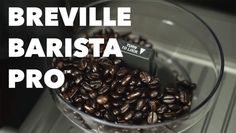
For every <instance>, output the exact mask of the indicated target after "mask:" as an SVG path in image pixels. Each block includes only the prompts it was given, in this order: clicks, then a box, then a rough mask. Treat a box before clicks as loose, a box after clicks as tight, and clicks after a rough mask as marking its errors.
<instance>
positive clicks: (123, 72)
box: [116, 67, 129, 77]
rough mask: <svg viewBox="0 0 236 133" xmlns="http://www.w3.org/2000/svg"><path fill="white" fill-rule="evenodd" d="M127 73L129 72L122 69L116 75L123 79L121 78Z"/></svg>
mask: <svg viewBox="0 0 236 133" xmlns="http://www.w3.org/2000/svg"><path fill="white" fill-rule="evenodd" d="M128 72H129V71H128V69H127V68H124V67H122V68H120V70H119V71H118V72H117V73H116V74H117V75H118V76H120V77H123V76H125V75H126V74H127V73H128Z"/></svg>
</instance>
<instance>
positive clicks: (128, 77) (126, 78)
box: [121, 74, 132, 86]
mask: <svg viewBox="0 0 236 133" xmlns="http://www.w3.org/2000/svg"><path fill="white" fill-rule="evenodd" d="M131 78H132V76H131V75H130V74H128V75H126V76H125V77H124V78H123V79H122V81H121V85H123V86H125V85H127V84H128V83H129V81H130V79H131Z"/></svg>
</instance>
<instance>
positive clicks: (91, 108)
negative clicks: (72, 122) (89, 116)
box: [84, 104, 94, 113]
mask: <svg viewBox="0 0 236 133" xmlns="http://www.w3.org/2000/svg"><path fill="white" fill-rule="evenodd" d="M84 109H85V110H86V111H88V112H89V113H93V112H94V108H93V107H92V105H89V104H85V105H84Z"/></svg>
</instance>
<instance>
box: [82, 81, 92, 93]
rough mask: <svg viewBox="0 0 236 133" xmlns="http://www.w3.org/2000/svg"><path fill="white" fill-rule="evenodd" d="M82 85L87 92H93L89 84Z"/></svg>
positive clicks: (83, 83)
mask: <svg viewBox="0 0 236 133" xmlns="http://www.w3.org/2000/svg"><path fill="white" fill-rule="evenodd" d="M81 85H82V87H83V88H84V89H85V90H86V91H92V90H93V89H92V88H91V87H90V85H89V84H88V83H87V82H82V83H81Z"/></svg>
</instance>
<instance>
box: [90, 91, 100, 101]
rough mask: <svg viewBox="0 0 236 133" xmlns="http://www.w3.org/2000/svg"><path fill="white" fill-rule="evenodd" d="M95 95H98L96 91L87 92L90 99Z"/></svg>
mask: <svg viewBox="0 0 236 133" xmlns="http://www.w3.org/2000/svg"><path fill="white" fill-rule="evenodd" d="M97 95H98V94H97V92H96V91H91V92H89V97H90V98H92V99H94V98H96V97H97Z"/></svg>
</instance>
